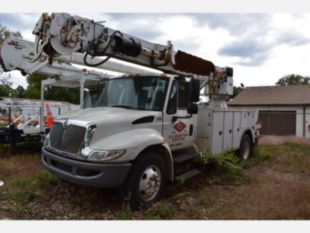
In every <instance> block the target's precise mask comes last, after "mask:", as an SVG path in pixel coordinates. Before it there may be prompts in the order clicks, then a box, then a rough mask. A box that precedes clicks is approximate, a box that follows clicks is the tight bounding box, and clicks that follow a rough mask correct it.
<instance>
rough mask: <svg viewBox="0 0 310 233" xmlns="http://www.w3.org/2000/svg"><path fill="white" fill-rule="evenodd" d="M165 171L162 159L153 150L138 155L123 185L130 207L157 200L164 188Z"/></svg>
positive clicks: (137, 206)
mask: <svg viewBox="0 0 310 233" xmlns="http://www.w3.org/2000/svg"><path fill="white" fill-rule="evenodd" d="M166 181H167V171H166V166H165V163H164V161H163V159H162V158H161V157H160V156H159V155H157V154H156V153H153V152H147V153H143V154H142V155H140V158H138V160H137V161H135V162H134V164H133V167H132V171H131V172H130V175H129V177H128V180H127V182H126V183H125V185H124V187H123V192H124V193H125V195H126V196H127V197H128V199H129V201H130V206H131V209H133V210H138V209H139V208H140V207H142V206H144V207H148V206H150V205H152V204H153V203H155V202H157V201H158V200H159V199H160V198H161V196H162V193H163V191H164V189H165V186H166Z"/></svg>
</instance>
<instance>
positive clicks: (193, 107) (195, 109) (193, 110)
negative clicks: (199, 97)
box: [187, 103, 198, 114]
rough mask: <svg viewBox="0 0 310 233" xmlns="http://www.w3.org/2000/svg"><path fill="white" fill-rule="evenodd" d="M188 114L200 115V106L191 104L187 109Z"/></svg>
mask: <svg viewBox="0 0 310 233" xmlns="http://www.w3.org/2000/svg"><path fill="white" fill-rule="evenodd" d="M187 113H188V114H197V113H198V105H197V104H196V103H190V104H189V106H188V108H187Z"/></svg>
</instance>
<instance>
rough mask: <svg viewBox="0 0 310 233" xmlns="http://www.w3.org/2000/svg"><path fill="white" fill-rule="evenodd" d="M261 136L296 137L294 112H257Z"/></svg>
mask: <svg viewBox="0 0 310 233" xmlns="http://www.w3.org/2000/svg"><path fill="white" fill-rule="evenodd" d="M258 118H259V121H260V122H261V124H262V129H261V131H260V133H261V134H262V135H296V111H259V116H258Z"/></svg>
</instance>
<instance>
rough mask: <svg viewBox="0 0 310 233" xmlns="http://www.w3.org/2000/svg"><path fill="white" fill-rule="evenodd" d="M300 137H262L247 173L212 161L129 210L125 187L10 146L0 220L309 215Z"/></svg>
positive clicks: (3, 160) (309, 181)
mask: <svg viewBox="0 0 310 233" xmlns="http://www.w3.org/2000/svg"><path fill="white" fill-rule="evenodd" d="M291 140H293V141H291ZM295 140H296V139H287V138H286V139H279V138H275V137H270V138H262V139H261V140H260V142H259V145H258V146H257V147H256V149H255V156H254V157H253V158H252V159H251V161H248V162H242V163H240V164H239V165H240V167H242V171H241V172H240V171H239V172H233V171H229V170H226V169H224V168H223V167H221V166H218V165H215V164H208V165H206V166H205V167H204V172H203V173H202V174H201V175H199V176H198V177H196V178H193V179H191V180H188V181H187V182H186V183H185V184H180V183H177V182H176V183H172V184H170V185H169V187H168V190H167V192H166V194H165V196H164V197H163V199H162V200H161V201H160V202H158V203H156V204H155V205H154V206H153V207H151V208H149V209H144V210H141V211H138V212H131V211H130V210H129V207H128V204H127V203H126V202H122V200H121V199H120V198H119V195H118V190H106V189H98V188H88V187H82V186H78V185H74V184H70V183H67V182H65V181H62V180H60V179H58V178H57V177H55V176H53V175H51V174H49V173H48V172H46V171H45V170H44V169H43V167H42V165H41V161H40V155H39V153H37V152H36V153H34V151H32V150H33V149H34V147H32V146H30V147H29V148H28V149H27V150H25V149H24V148H23V149H20V150H18V151H17V154H15V155H11V154H10V153H9V152H8V151H3V152H2V153H1V155H0V180H2V181H3V182H4V185H3V186H2V187H0V219H225V220H226V219H310V143H308V142H307V143H304V142H303V141H302V142H301V143H300V142H298V143H297V141H295ZM283 142H285V143H284V144H282V143H283ZM292 142H293V143H292ZM275 144H276V145H275ZM28 150H29V151H28Z"/></svg>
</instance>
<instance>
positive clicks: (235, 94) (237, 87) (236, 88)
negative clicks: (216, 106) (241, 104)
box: [232, 83, 245, 98]
mask: <svg viewBox="0 0 310 233" xmlns="http://www.w3.org/2000/svg"><path fill="white" fill-rule="evenodd" d="M244 88H245V87H244V85H243V83H240V86H234V90H233V96H232V97H233V98H234V97H235V96H237V95H238V94H239V93H240V92H241V91H243V90H244Z"/></svg>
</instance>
